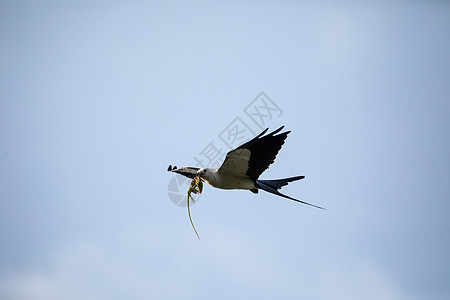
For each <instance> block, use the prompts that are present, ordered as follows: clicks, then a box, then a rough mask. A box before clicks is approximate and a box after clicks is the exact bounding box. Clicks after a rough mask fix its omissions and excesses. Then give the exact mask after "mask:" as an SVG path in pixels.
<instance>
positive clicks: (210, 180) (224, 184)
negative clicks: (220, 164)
mask: <svg viewBox="0 0 450 300" xmlns="http://www.w3.org/2000/svg"><path fill="white" fill-rule="evenodd" d="M202 170H205V173H204V175H202V176H201V178H202V179H203V180H204V181H205V182H206V183H207V184H209V185H210V186H213V187H215V188H218V189H223V190H235V189H239V190H251V189H254V188H256V187H255V182H254V181H253V180H251V179H250V178H248V177H245V176H234V175H230V174H220V173H219V169H210V168H203V169H202Z"/></svg>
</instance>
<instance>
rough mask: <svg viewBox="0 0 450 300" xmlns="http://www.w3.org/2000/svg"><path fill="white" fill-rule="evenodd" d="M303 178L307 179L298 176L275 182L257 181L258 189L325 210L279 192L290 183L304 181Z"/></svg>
mask: <svg viewBox="0 0 450 300" xmlns="http://www.w3.org/2000/svg"><path fill="white" fill-rule="evenodd" d="M303 178H305V176H297V177H290V178H284V179H275V180H256V187H257V188H259V189H261V190H263V191H266V192H269V193H272V194H275V195H278V196H281V197H284V198H287V199H290V200H293V201H297V202H300V203H303V204H306V205H309V206H313V207H316V208H320V209H325V208H323V207H320V206H317V205H314V204H311V203H308V202H305V201H302V200H298V199H295V198H292V197H289V196H286V195H284V194H282V193H280V192H279V191H278V190H279V189H280V188H281V187H283V186H285V185H287V184H288V183H289V182H291V181H295V180H300V179H303Z"/></svg>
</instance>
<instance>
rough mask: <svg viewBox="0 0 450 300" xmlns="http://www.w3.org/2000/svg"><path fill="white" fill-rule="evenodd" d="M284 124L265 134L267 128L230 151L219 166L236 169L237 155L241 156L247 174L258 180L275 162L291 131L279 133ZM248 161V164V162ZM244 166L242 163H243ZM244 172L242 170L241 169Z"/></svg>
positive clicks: (223, 168) (225, 168)
mask: <svg viewBox="0 0 450 300" xmlns="http://www.w3.org/2000/svg"><path fill="white" fill-rule="evenodd" d="M283 128H284V126H281V127H280V128H278V129H277V130H275V131H273V132H271V133H269V134H267V135H265V136H263V135H264V134H265V133H266V132H267V130H268V128H267V129H265V130H264V131H263V132H261V133H260V134H259V135H258V136H256V137H255V138H253V139H251V140H250V141H248V142H247V143H245V144H242V145H241V146H239V147H237V148H236V149H234V150H231V151H230V152H228V154H227V157H226V158H225V161H224V162H223V164H222V166H221V167H220V168H219V172H220V171H221V170H224V171H227V173H229V170H233V169H234V167H235V166H234V165H236V162H238V161H237V160H236V156H237V157H239V160H240V162H244V161H245V162H246V164H245V168H246V170H245V175H246V176H248V177H249V178H250V179H252V180H254V181H256V180H257V179H258V177H259V176H260V175H261V173H262V172H264V171H265V170H267V168H269V166H270V165H271V164H272V163H273V162H274V160H275V157H276V156H277V154H278V151H280V149H281V146H283V144H284V140H285V139H286V138H287V135H288V134H289V133H290V131H286V132H283V133H280V134H277V133H279V132H280V131H281V130H282V129H283ZM247 162H248V164H247ZM241 168H242V165H241ZM240 171H241V172H242V170H240Z"/></svg>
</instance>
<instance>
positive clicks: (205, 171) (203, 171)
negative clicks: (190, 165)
mask: <svg viewBox="0 0 450 300" xmlns="http://www.w3.org/2000/svg"><path fill="white" fill-rule="evenodd" d="M207 174H208V169H206V168H201V169H200V170H198V171H197V176H199V177H200V178H202V177H203V178H205V177H206V176H207Z"/></svg>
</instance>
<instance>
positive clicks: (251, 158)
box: [167, 126, 324, 209]
mask: <svg viewBox="0 0 450 300" xmlns="http://www.w3.org/2000/svg"><path fill="white" fill-rule="evenodd" d="M283 128H284V126H281V127H280V128H278V129H277V130H275V131H273V132H271V133H269V134H266V135H264V134H265V133H266V132H267V130H269V128H266V129H265V130H264V131H263V132H261V133H260V134H259V135H257V136H256V137H254V138H253V139H251V140H250V141H248V142H246V143H245V144H242V145H241V146H239V147H237V148H236V149H233V150H231V151H230V152H228V153H227V155H226V157H225V160H224V162H223V163H222V165H221V166H220V168H196V167H184V168H177V167H176V166H174V167H172V166H171V165H169V168H168V169H167V171H170V172H175V173H178V174H181V175H183V176H186V177H189V178H191V179H193V178H195V177H196V176H199V177H200V179H201V180H202V181H204V182H206V183H208V184H209V185H211V186H213V187H215V188H218V189H224V190H231V189H241V190H249V191H251V192H252V193H255V194H257V193H258V190H263V191H266V192H269V193H272V194H275V195H277V196H281V197H284V198H287V199H290V200H293V201H297V202H300V203H303V204H306V205H310V206H313V207H317V208H320V209H324V208H323V207H320V206H317V205H314V204H311V203H308V202H305V201H302V200H298V199H295V198H292V197H289V196H287V195H284V194H282V193H280V192H279V190H280V189H281V188H282V187H283V186H285V185H287V184H288V183H289V182H292V181H296V180H300V179H303V178H305V176H295V177H289V178H283V179H271V180H263V179H258V178H259V176H260V175H261V174H262V173H263V172H264V171H265V170H267V169H268V168H269V166H270V165H271V164H272V163H273V162H274V161H275V158H276V156H277V154H278V152H279V151H280V149H281V147H282V146H283V144H284V141H285V139H286V138H287V136H288V134H289V133H290V131H285V132H282V133H280V131H281V130H282V129H283Z"/></svg>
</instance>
